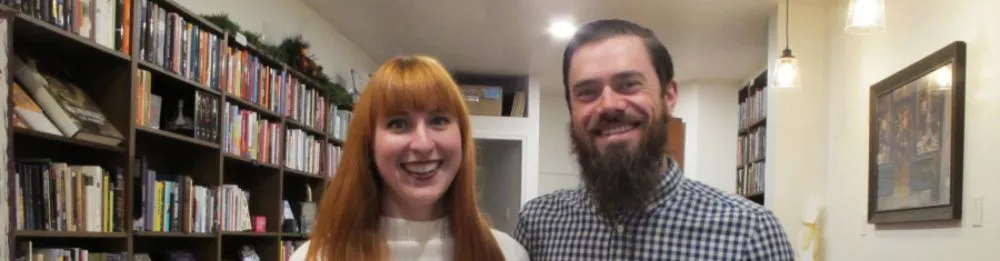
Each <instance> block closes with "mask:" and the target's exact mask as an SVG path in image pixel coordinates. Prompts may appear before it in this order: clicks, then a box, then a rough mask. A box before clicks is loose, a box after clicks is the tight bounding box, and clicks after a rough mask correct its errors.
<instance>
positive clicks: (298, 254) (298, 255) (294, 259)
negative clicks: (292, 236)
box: [288, 241, 309, 261]
mask: <svg viewBox="0 0 1000 261" xmlns="http://www.w3.org/2000/svg"><path fill="white" fill-rule="evenodd" d="M307 252H309V241H306V242H305V243H302V245H301V246H299V247H298V248H296V249H295V250H294V251H292V256H291V257H289V258H288V261H305V260H306V253H307Z"/></svg>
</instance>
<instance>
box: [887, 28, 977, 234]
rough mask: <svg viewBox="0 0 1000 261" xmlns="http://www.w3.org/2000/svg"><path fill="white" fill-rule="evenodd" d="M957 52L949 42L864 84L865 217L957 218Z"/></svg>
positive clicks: (960, 73) (961, 61)
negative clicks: (868, 86)
mask: <svg viewBox="0 0 1000 261" xmlns="http://www.w3.org/2000/svg"><path fill="white" fill-rule="evenodd" d="M965 53H966V44H965V42H962V41H956V42H952V43H951V44H949V45H947V46H945V47H944V48H942V49H939V50H938V51H936V52H934V53H932V54H931V55H928V56H927V57H924V58H923V59H921V60H920V61H917V62H916V63H914V64H912V65H910V66H908V67H906V68H904V69H903V70H900V71H899V72H896V73H895V74H893V75H891V76H889V77H887V78H886V79H884V80H882V81H880V82H878V83H876V84H874V85H873V86H872V87H871V93H870V96H869V100H870V107H869V110H870V114H869V153H868V155H869V156H868V223H873V224H885V223H904V222H923V221H948V220H959V219H961V217H962V171H963V168H962V162H963V161H962V158H963V151H964V149H963V148H964V146H963V145H964V144H963V143H964V141H963V140H964V137H963V133H964V125H965V123H964V119H965V61H966V57H965V56H966V54H965Z"/></svg>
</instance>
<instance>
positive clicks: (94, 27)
mask: <svg viewBox="0 0 1000 261" xmlns="http://www.w3.org/2000/svg"><path fill="white" fill-rule="evenodd" d="M0 4H2V5H5V6H8V7H11V8H13V9H15V10H18V11H20V12H22V13H24V14H27V15H29V16H31V17H34V18H37V19H38V20H41V21H43V22H46V23H49V24H52V25H54V26H56V27H59V28H61V29H63V30H66V31H68V32H71V33H73V34H76V35H79V36H80V37H84V38H87V39H90V40H92V41H94V42H96V43H97V44H99V45H101V46H104V47H107V48H108V49H113V50H118V51H121V52H123V53H130V49H131V48H130V44H131V43H130V40H129V39H132V38H131V28H132V20H131V16H132V13H131V12H129V10H132V1H125V0H74V1H65V0H0Z"/></svg>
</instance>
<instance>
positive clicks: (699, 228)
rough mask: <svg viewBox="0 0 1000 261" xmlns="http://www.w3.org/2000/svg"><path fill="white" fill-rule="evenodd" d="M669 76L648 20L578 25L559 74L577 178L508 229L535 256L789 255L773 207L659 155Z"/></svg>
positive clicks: (774, 258)
mask: <svg viewBox="0 0 1000 261" xmlns="http://www.w3.org/2000/svg"><path fill="white" fill-rule="evenodd" d="M673 77H674V71H673V63H672V61H671V58H670V53H669V52H668V51H667V48H666V47H664V46H663V44H662V43H661V42H660V41H659V40H658V39H657V38H656V36H655V35H654V34H653V32H652V31H650V30H649V29H646V28H644V27H642V26H639V25H636V24H634V23H631V22H628V21H623V20H599V21H594V22H591V23H588V24H586V25H584V26H583V27H582V28H580V30H579V31H578V32H577V33H576V35H575V36H574V37H573V39H572V40H571V41H570V43H569V44H568V46H567V47H566V51H565V52H564V54H563V84H564V88H565V92H566V102H567V104H568V105H569V111H570V115H571V116H570V117H571V122H570V126H569V132H570V137H572V142H573V151H574V153H575V154H576V157H577V161H578V163H579V165H580V168H581V171H582V173H581V175H580V176H581V179H582V182H581V185H580V187H578V188H574V189H563V190H559V191H556V192H553V193H550V194H547V195H543V196H540V197H538V198H535V199H532V200H530V201H529V202H528V203H526V204H525V206H524V207H523V208H522V209H521V211H520V213H519V214H518V223H517V229H516V231H515V232H514V235H515V237H516V238H517V240H518V241H519V242H520V243H521V244H522V245H524V247H525V248H526V249H527V250H528V252H529V254H530V255H531V260H533V261H547V260H760V261H764V260H767V261H783V260H793V259H794V258H793V256H794V254H793V250H792V248H791V244H790V243H789V241H788V237H787V236H786V235H785V232H784V231H783V229H782V228H781V224H780V223H779V222H778V219H777V218H776V217H775V216H774V214H773V213H771V212H770V211H769V210H767V209H766V208H764V207H762V206H760V205H758V204H756V203H753V202H751V201H749V200H746V199H744V198H742V197H739V196H736V195H733V194H729V193H726V192H724V191H721V190H719V189H716V188H713V187H710V186H708V185H705V184H703V183H700V182H697V181H694V180H689V179H686V178H685V177H684V175H683V174H682V173H681V171H680V170H679V169H678V168H677V163H676V162H674V161H673V160H671V159H670V158H668V157H667V155H666V145H667V142H666V141H667V135H669V133H667V119H668V118H669V116H670V114H671V112H672V108H673V107H674V104H676V102H677V83H676V82H674V80H673Z"/></svg>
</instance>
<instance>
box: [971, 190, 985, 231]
mask: <svg viewBox="0 0 1000 261" xmlns="http://www.w3.org/2000/svg"><path fill="white" fill-rule="evenodd" d="M971 207H972V209H970V211H969V212H970V213H969V214H970V215H972V216H971V217H970V218H972V227H983V196H977V197H975V198H972V206H971Z"/></svg>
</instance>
